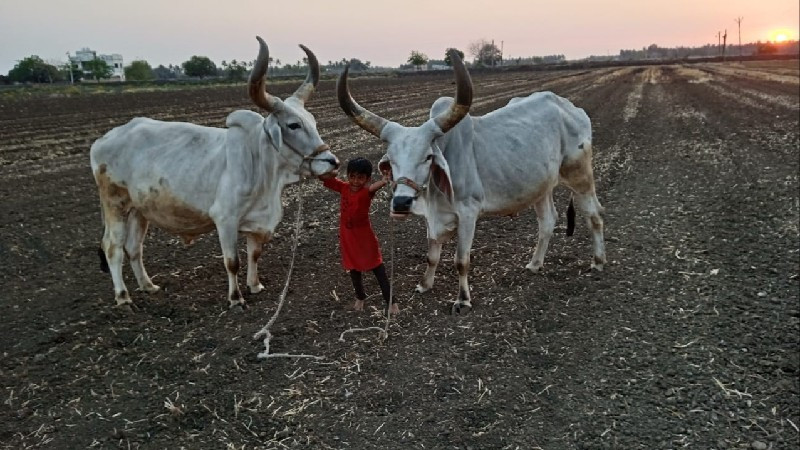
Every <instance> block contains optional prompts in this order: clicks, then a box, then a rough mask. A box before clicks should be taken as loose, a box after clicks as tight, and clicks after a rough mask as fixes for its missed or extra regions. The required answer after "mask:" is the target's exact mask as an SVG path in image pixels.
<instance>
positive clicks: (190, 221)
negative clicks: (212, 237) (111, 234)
mask: <svg viewBox="0 0 800 450" xmlns="http://www.w3.org/2000/svg"><path fill="white" fill-rule="evenodd" d="M135 206H136V209H138V210H139V211H140V212H141V213H142V215H144V217H146V218H147V220H149V221H150V222H152V223H154V224H155V225H157V226H158V227H159V228H162V229H164V230H166V231H169V232H170V233H174V234H177V235H178V236H180V237H181V239H182V240H183V242H184V244H186V245H188V244H191V243H192V241H194V239H196V238H197V236H199V235H201V234H205V233H208V232H209V231H211V230H213V229H214V226H215V225H214V221H213V220H211V217H209V216H208V214H206V213H205V212H203V211H200V210H199V209H197V208H194V207H192V206H190V205H187V204H186V203H185V202H184V201H182V200H181V199H179V198H178V197H176V196H175V195H173V194H172V192H170V191H169V190H168V189H164V188H162V189H156V188H154V187H151V188H150V189H148V191H147V192H142V193H140V194H139V198H138V199H137V201H136V205H135Z"/></svg>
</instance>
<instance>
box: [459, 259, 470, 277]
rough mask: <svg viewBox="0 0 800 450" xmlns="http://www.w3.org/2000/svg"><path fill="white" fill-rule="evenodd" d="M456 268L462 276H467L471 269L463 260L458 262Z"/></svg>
mask: <svg viewBox="0 0 800 450" xmlns="http://www.w3.org/2000/svg"><path fill="white" fill-rule="evenodd" d="M456 270H457V271H458V274H459V275H461V276H462V277H465V276H467V271H468V270H469V269H468V265H467V264H464V263H462V262H457V263H456Z"/></svg>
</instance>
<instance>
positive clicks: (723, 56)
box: [722, 28, 728, 62]
mask: <svg viewBox="0 0 800 450" xmlns="http://www.w3.org/2000/svg"><path fill="white" fill-rule="evenodd" d="M727 45H728V29H727V28H726V29H725V34H723V35H722V62H725V47H726V46H727Z"/></svg>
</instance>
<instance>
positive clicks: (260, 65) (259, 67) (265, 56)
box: [248, 36, 280, 112]
mask: <svg viewBox="0 0 800 450" xmlns="http://www.w3.org/2000/svg"><path fill="white" fill-rule="evenodd" d="M256 39H258V44H259V46H260V48H259V50H258V57H257V58H256V62H255V64H253V70H252V71H251V72H250V80H249V82H248V91H249V92H250V98H251V99H253V103H255V104H256V105H257V106H260V107H261V108H264V109H265V110H267V111H268V112H273V111H275V109H276V108H277V107H278V105H279V103H280V99H278V98H276V97H274V96H272V95H270V94H269V93H268V92H267V66H268V65H269V48H267V43H266V42H264V40H263V39H261V37H260V36H256Z"/></svg>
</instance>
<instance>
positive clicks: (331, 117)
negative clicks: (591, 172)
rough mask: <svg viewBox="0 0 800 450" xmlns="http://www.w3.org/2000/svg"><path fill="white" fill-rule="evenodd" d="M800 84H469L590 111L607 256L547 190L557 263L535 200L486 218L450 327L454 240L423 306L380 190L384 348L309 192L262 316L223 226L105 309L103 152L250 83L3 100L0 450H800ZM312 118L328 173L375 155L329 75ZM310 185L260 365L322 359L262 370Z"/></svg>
mask: <svg viewBox="0 0 800 450" xmlns="http://www.w3.org/2000/svg"><path fill="white" fill-rule="evenodd" d="M799 80H800V77H798V63H797V61H790V62H782V63H779V64H770V63H754V64H749V65H738V64H728V65H712V64H707V65H700V64H696V65H685V66H684V65H664V66H647V67H644V66H643V67H625V68H603V69H592V70H582V71H550V72H524V71H520V72H506V73H498V74H483V73H481V74H475V75H473V83H474V85H475V103H474V104H473V108H472V114H474V115H480V114H484V113H486V112H489V111H491V110H493V109H496V108H498V107H501V106H502V105H504V104H506V103H507V102H508V100H509V99H510V98H512V97H514V96H521V95H527V94H529V93H531V92H534V91H539V90H550V91H553V92H555V93H557V94H559V95H562V96H564V97H567V98H569V99H570V100H571V101H572V102H573V103H575V104H576V105H577V106H579V107H582V108H584V109H585V110H586V111H587V113H588V114H589V116H590V117H591V118H592V121H593V129H594V130H593V132H594V143H593V144H594V145H593V147H594V150H595V177H596V181H597V191H598V197H599V198H600V201H601V202H602V203H603V205H604V206H605V208H606V213H605V216H604V217H605V223H606V238H607V253H608V259H609V264H608V265H607V266H606V270H605V271H604V272H602V273H594V272H591V271H590V270H589V263H590V257H591V252H590V242H589V233H588V230H587V227H586V225H585V223H584V222H583V221H582V220H580V219H579V221H578V227H577V230H576V233H575V235H574V236H572V237H567V236H566V235H565V234H564V230H565V223H566V221H565V219H564V217H563V212H564V210H565V208H566V203H567V202H566V199H567V193H566V192H565V189H559V190H558V191H557V198H556V205H557V207H558V209H559V211H560V213H561V214H562V216H561V218H560V221H559V224H558V226H557V228H556V234H555V236H554V237H553V239H552V240H551V246H550V249H549V251H548V253H547V256H546V258H545V266H544V270H543V271H542V272H541V273H539V274H536V275H533V274H531V273H528V272H526V271H525V270H524V265H525V264H526V263H527V262H528V260H529V259H530V256H531V253H532V251H533V246H534V245H535V242H536V228H537V226H536V218H535V214H534V212H533V211H532V210H527V211H525V212H524V213H523V214H520V215H519V216H517V217H513V218H512V217H498V218H485V219H482V220H480V221H479V222H478V231H477V234H476V238H475V244H474V246H473V251H472V271H471V278H470V281H471V288H472V296H473V302H474V309H473V311H472V313H470V314H468V315H465V316H451V315H449V314H448V312H449V307H450V303H451V302H452V301H453V300H454V299H455V297H456V294H457V277H456V273H455V269H454V267H453V265H452V259H453V252H454V245H453V244H452V243H451V244H449V245H446V246H445V251H444V253H443V264H442V265H441V266H440V269H439V274H438V276H437V279H436V284H435V286H434V289H433V290H432V291H431V292H428V293H426V294H413V289H414V286H415V285H416V284H417V282H418V281H419V279H420V277H421V276H422V273H423V271H424V268H425V254H426V236H425V230H424V226H423V222H422V220H421V219H410V220H408V221H405V222H401V223H392V222H391V221H390V220H389V219H388V201H387V200H388V192H381V193H380V194H379V196H378V197H377V198H376V201H375V202H374V206H373V208H374V211H373V214H372V221H373V225H374V227H375V229H376V231H377V233H378V235H379V239H380V241H381V245H382V248H383V253H384V257H385V259H386V262H387V268H393V270H394V280H393V281H394V289H395V299H396V300H397V301H398V302H399V303H400V307H401V310H402V312H401V314H400V315H399V316H398V317H396V318H393V319H392V322H391V324H390V326H389V338H388V339H387V340H386V341H381V340H380V339H379V338H378V337H377V333H375V332H353V333H347V334H346V335H344V337H343V340H340V336H341V335H342V334H343V333H344V332H345V331H347V330H350V329H352V328H359V327H362V328H363V327H372V326H376V327H383V326H384V324H385V319H384V318H383V317H382V316H381V314H380V313H379V312H378V311H377V307H378V306H379V305H380V303H379V302H378V301H377V300H376V299H375V298H372V299H371V300H370V301H369V302H368V306H369V308H368V309H369V311H364V312H354V311H351V310H349V309H348V305H349V304H350V303H351V302H352V287H351V285H350V279H349V277H348V275H347V274H346V273H345V272H343V271H342V269H341V268H340V265H339V256H338V249H337V245H338V240H337V225H338V222H337V221H338V198H337V197H336V196H335V195H334V194H333V193H331V192H329V191H327V190H325V189H324V188H322V186H321V184H320V183H319V182H318V181H316V180H310V181H306V182H304V183H301V184H298V185H295V186H292V187H291V188H289V189H288V190H287V191H286V192H285V195H284V199H285V203H286V205H287V210H286V214H285V216H284V221H283V223H282V224H281V225H280V226H279V228H278V235H277V236H276V237H275V239H274V240H273V241H272V242H270V243H269V244H268V246H267V248H266V250H265V252H264V254H263V256H262V260H261V261H262V263H261V265H260V268H261V276H262V282H263V283H264V285H265V286H266V289H265V291H264V292H261V293H259V294H257V295H249V296H247V301H248V303H249V305H250V308H248V309H246V310H245V311H243V312H233V311H228V309H227V305H228V302H227V300H226V289H227V281H226V276H225V273H224V268H223V263H222V259H221V256H220V253H221V252H220V249H219V244H218V240H217V237H216V234H215V233H212V234H209V235H206V236H204V237H202V238H200V239H199V240H198V241H197V242H196V243H195V244H194V245H192V246H191V247H184V245H183V244H182V243H181V241H180V240H179V239H177V238H174V237H173V236H171V235H168V234H166V233H164V232H162V231H160V230H158V229H154V228H151V231H150V233H149V236H148V239H147V241H146V243H145V264H146V266H147V268H148V271H149V273H150V275H151V276H153V278H154V282H155V283H156V284H159V285H160V286H161V287H162V291H160V292H159V293H157V294H154V295H149V296H148V295H147V294H145V293H143V292H132V299H133V301H134V303H135V305H136V308H135V309H134V310H133V311H125V310H122V309H120V308H117V307H115V306H114V300H113V291H112V284H111V279H110V277H109V276H108V275H107V274H105V273H103V272H101V271H100V270H99V261H98V259H97V253H96V250H97V248H98V245H99V242H100V238H101V236H102V223H101V219H100V208H99V202H98V199H97V194H96V188H95V185H94V180H93V179H92V175H91V170H90V168H89V155H88V152H89V147H90V145H91V143H92V141H93V140H94V139H97V138H98V137H100V136H101V135H102V134H103V133H105V132H106V131H108V130H109V129H111V128H112V127H114V126H117V125H120V124H123V123H125V122H126V121H128V120H129V119H131V118H133V117H136V116H149V117H152V118H157V119H163V120H177V121H189V122H194V123H198V124H203V125H208V126H224V123H225V118H226V116H227V114H228V113H230V112H231V111H233V110H235V109H242V108H244V109H255V107H254V106H253V105H252V104H251V103H250V101H249V99H248V98H247V94H246V89H245V87H244V86H243V85H242V86H234V87H214V88H204V89H193V90H176V91H161V92H141V91H140V92H126V93H115V94H95V95H87V94H84V95H78V96H72V97H68V96H52V97H31V98H27V99H19V100H18V99H12V98H9V97H0V324H2V325H0V340H2V342H3V345H2V354H0V447H2V448H8V449H21V448H57V449H71V448H89V447H93V448H124V449H128V448H133V449H136V448H143V449H145V448H187V449H201V448H202V449H220V448H230V449H243V448H244V449H251V448H309V449H312V448H313V449H342V448H353V449H366V448H380V449H394V448H398V449H400V448H402V449H408V448H427V449H430V448H442V449H447V448H452V449H466V448H471V449H489V448H498V449H500V448H503V449H517V448H519V449H532V448H544V449H562V448H564V449H571V448H592V449H595V448H619V449H622V448H625V449H633V448H640V449H652V448H683V447H688V448H697V449H711V448H717V449H721V448H751V447H752V448H762V449H766V448H774V449H778V448H798V440H799V439H800V433H799V432H798V426H800V397H799V396H798V395H799V394H800V382H799V381H798V379H799V378H800V316H799V315H798V310H799V309H800V308H799V306H800V305H799V304H798V294H800V292H799V291H800V280H799V279H798V267H800V254H799V252H800V234H799V233H798V222H799V221H800V216H799V211H800V199H799V194H798V173H799V172H800V156H799V147H800V124H799V123H798V113H799V109H800V108H799V106H798V105H799V103H800V88H799V85H798V82H799ZM268 86H269V89H270V91H271V92H272V93H274V94H278V95H280V96H282V97H283V96H285V95H287V94H289V93H291V92H292V91H293V89H294V88H295V87H296V84H277V83H273V84H268ZM453 89H454V85H453V82H452V79H451V77H450V75H448V74H441V75H420V76H409V77H401V78H371V79H367V78H354V79H351V90H352V91H353V95H354V97H355V98H356V100H357V101H359V103H361V104H362V105H364V106H365V107H367V108H369V109H371V110H372V111H374V112H377V113H379V114H381V115H383V116H384V117H386V118H388V119H392V120H395V121H398V122H400V123H402V124H404V125H417V124H420V123H421V122H422V121H424V120H425V119H426V118H427V116H428V108H429V107H430V105H431V104H432V103H433V101H434V100H435V99H436V98H437V97H439V96H441V95H452V94H453V92H452V90H453ZM308 108H309V110H310V111H311V112H312V113H313V114H314V115H315V116H316V118H317V122H318V125H319V130H320V133H321V134H322V136H323V138H324V139H325V140H326V142H327V143H328V144H330V146H331V147H332V149H333V151H334V152H335V153H336V154H337V155H338V156H339V157H340V159H342V160H347V159H348V158H350V157H353V156H355V155H363V156H367V157H368V158H370V159H372V160H373V161H374V162H377V160H378V159H379V158H380V156H381V155H382V153H383V147H382V144H381V142H380V141H379V140H378V139H376V138H374V137H373V136H371V135H369V134H367V133H365V132H364V131H362V130H361V129H359V128H357V127H355V126H354V125H353V124H352V123H351V122H350V121H349V120H348V119H347V118H346V117H345V116H344V114H343V113H342V112H341V110H340V109H339V107H338V104H337V102H336V98H335V92H334V82H332V81H323V82H322V83H321V84H320V86H319V89H318V92H317V94H315V96H314V97H313V98H312V100H311V101H310V102H309V104H308ZM298 194H299V195H300V196H301V197H302V199H303V215H302V226H301V231H300V237H299V239H300V245H299V248H298V251H297V254H296V260H295V265H294V271H293V274H292V278H291V283H290V289H289V292H288V296H287V303H286V305H285V306H284V310H283V311H282V313H281V315H280V316H279V318H278V320H277V322H276V323H275V325H274V326H273V328H272V333H273V334H274V338H273V339H272V343H271V350H272V351H273V352H289V353H295V354H308V355H314V356H319V357H323V358H324V359H321V360H312V359H285V358H275V359H267V360H263V359H259V358H257V354H258V353H259V352H261V351H263V349H264V345H263V343H262V342H261V341H260V340H254V339H253V334H254V333H255V332H256V331H258V330H259V329H261V327H262V326H263V325H264V324H265V323H266V321H267V320H268V319H269V318H270V316H272V314H273V312H274V311H275V308H276V306H277V304H278V299H279V295H280V292H281V290H282V288H283V285H284V282H285V280H286V274H287V270H288V267H289V262H290V259H291V256H292V252H291V245H292V233H293V220H294V214H295V211H296V210H297V198H298ZM392 250H393V251H392ZM241 251H242V256H243V255H244V253H243V252H244V244H243V242H242V246H241ZM392 254H393V257H392V256H391V255H392ZM240 274H241V276H240V281H241V283H242V286H244V277H243V275H244V274H243V273H241V272H240ZM125 275H126V278H127V282H128V286H136V283H135V281H134V280H133V274H132V272H131V271H130V268H129V266H128V265H126V267H125ZM367 275H368V276H367V277H365V281H366V285H367V289H368V291H369V292H368V294H374V293H377V292H378V287H377V284H376V283H375V281H374V279H373V278H372V276H371V275H369V274H367ZM245 290H246V289H245Z"/></svg>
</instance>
